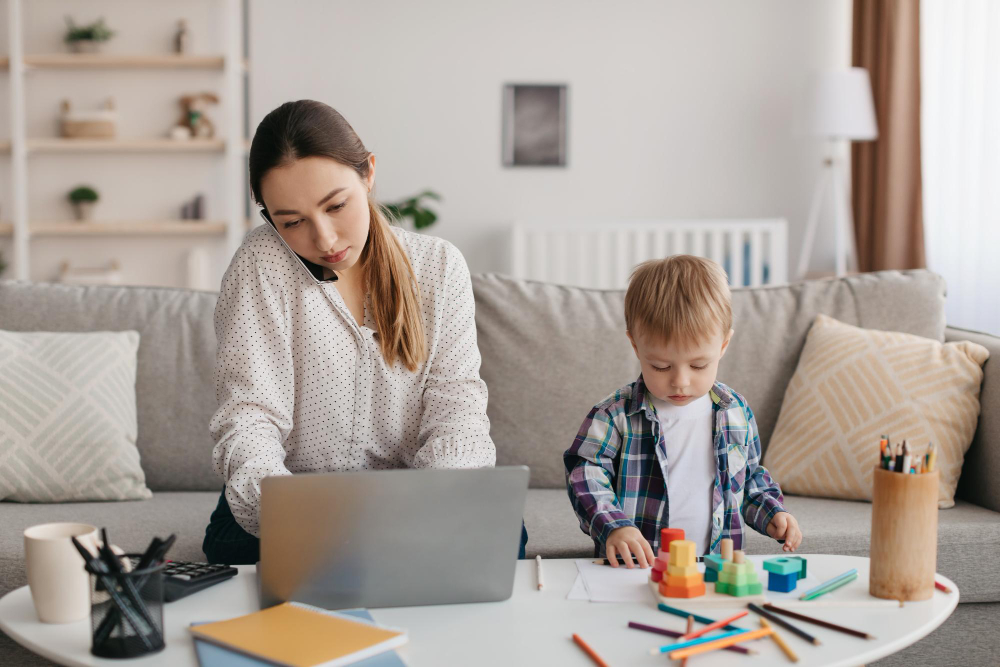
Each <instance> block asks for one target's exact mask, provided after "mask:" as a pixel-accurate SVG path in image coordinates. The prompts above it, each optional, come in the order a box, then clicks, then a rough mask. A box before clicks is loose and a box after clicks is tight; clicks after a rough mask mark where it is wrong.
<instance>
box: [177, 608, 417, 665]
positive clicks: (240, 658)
mask: <svg viewBox="0 0 1000 667" xmlns="http://www.w3.org/2000/svg"><path fill="white" fill-rule="evenodd" d="M340 613H342V614H348V615H350V616H357V617H358V618H363V619H365V620H366V621H374V620H375V619H373V618H372V615H371V614H369V613H368V610H367V609H345V610H343V611H341V612H340ZM207 622H208V621H206V623H207ZM191 625H201V623H192V624H191ZM194 650H195V652H196V653H197V654H198V664H199V665H201V667H274V665H273V664H271V663H270V662H267V661H265V660H260V659H258V658H254V657H251V656H249V655H246V654H245V653H237V652H236V651H230V650H229V649H227V648H223V647H222V646H219V645H218V644H212V643H211V642H206V641H202V640H201V639H195V640H194ZM354 664H355V665H359V667H406V663H405V662H403V661H402V660H401V659H400V658H399V656H398V655H396V652H395V651H386V652H385V653H380V654H378V655H374V656H372V657H370V658H367V659H365V660H359V661H358V662H356V663H354Z"/></svg>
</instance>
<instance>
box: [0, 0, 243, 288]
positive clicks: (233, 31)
mask: <svg viewBox="0 0 1000 667" xmlns="http://www.w3.org/2000/svg"><path fill="white" fill-rule="evenodd" d="M215 1H216V2H219V3H221V10H222V12H221V13H222V18H223V20H222V25H223V30H222V32H223V34H222V35H221V36H220V39H219V42H218V43H219V45H220V46H221V47H222V53H221V54H217V55H176V54H169V53H165V54H127V55H122V54H100V53H98V54H76V53H51V54H26V53H25V44H24V25H23V18H24V15H23V10H24V6H25V4H26V3H25V2H24V0H6V2H7V13H8V16H7V26H8V47H9V50H10V53H9V54H7V55H3V56H0V72H2V71H3V70H6V71H7V76H8V78H9V92H10V100H9V102H10V123H11V130H10V137H11V138H10V140H9V141H6V140H0V155H4V156H5V157H4V159H9V160H10V173H11V190H10V195H11V203H10V206H8V207H6V208H7V211H5V215H7V214H9V215H10V218H9V220H4V221H0V237H12V257H11V258H10V259H11V261H10V265H11V266H10V270H9V272H8V274H7V275H6V276H5V277H13V278H15V279H17V280H29V275H30V268H31V267H30V261H31V260H30V257H31V253H30V243H31V241H32V239H36V238H51V237H82V236H100V237H104V238H113V237H134V236H173V237H177V236H189V237H192V240H193V241H194V243H195V244H196V243H198V239H199V238H204V237H211V238H213V239H215V242H218V241H217V239H219V238H220V237H221V238H223V239H224V241H225V248H226V253H227V255H232V253H234V252H235V251H236V248H237V247H239V244H240V242H241V241H242V238H243V235H244V234H245V232H246V230H247V227H248V225H247V220H246V186H245V180H246V179H245V173H244V172H245V166H244V163H245V156H246V151H247V150H248V144H249V142H248V140H247V138H246V136H245V133H244V109H245V104H246V101H245V95H244V87H243V82H244V75H245V73H246V72H247V70H248V63H247V62H246V59H245V58H244V49H243V25H244V23H243V19H244V11H245V8H244V3H243V0H215ZM47 69H59V70H67V71H70V72H72V75H73V76H79V75H80V74H79V71H80V70H82V71H84V72H86V71H93V70H119V69H131V70H135V69H142V70H146V69H148V70H164V69H170V70H202V71H204V70H209V71H218V72H219V73H220V75H221V79H220V83H219V88H218V90H217V91H216V92H217V94H218V95H219V99H220V108H219V110H218V113H217V114H213V117H214V118H216V119H217V124H216V127H217V135H219V137H220V138H216V139H211V140H204V139H203V140H190V141H174V140H171V139H161V138H149V139H111V140H96V139H64V138H29V137H28V136H26V130H25V106H26V105H25V102H26V98H25V79H26V77H27V76H29V75H30V74H31V72H32V71H33V70H47ZM155 75H156V74H155V71H153V72H151V73H150V76H155ZM53 153H63V154H89V153H93V154H98V153H103V154H121V158H120V159H122V160H128V159H130V158H129V154H136V153H147V154H149V153H152V154H159V153H162V154H175V155H176V154H187V153H190V154H194V155H199V154H206V153H209V154H218V155H220V156H221V157H222V169H223V170H224V177H223V179H222V192H221V200H220V202H219V204H220V206H218V207H217V208H218V210H219V211H221V213H222V219H220V220H212V221H210V220H198V221H189V220H183V221H182V220H140V219H137V220H107V221H86V222H78V221H72V220H48V221H43V220H33V219H32V216H31V210H30V206H29V201H28V183H29V178H31V176H30V169H29V158H30V157H31V155H34V154H53ZM7 155H9V158H7V157H6V156H7Z"/></svg>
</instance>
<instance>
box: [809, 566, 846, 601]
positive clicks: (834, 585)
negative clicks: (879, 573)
mask: <svg viewBox="0 0 1000 667" xmlns="http://www.w3.org/2000/svg"><path fill="white" fill-rule="evenodd" d="M857 578H858V572H857V570H855V571H854V572H850V573H846V574H844V575H841V576H840V577H837V579H836V580H835V581H831V582H829V583H827V584H826V585H825V586H823V588H822V589H820V590H818V591H813V592H812V593H806V594H805V595H803V596H802V597H800V598H799V599H800V600H812V599H815V598H818V597H819V596H820V595H826V594H827V593H830V592H832V591H835V590H837V589H838V588H840V587H841V586H846V585H847V584H849V583H851V582H852V581H854V580H855V579H857Z"/></svg>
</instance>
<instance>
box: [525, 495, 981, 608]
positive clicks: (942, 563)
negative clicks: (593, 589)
mask: <svg viewBox="0 0 1000 667" xmlns="http://www.w3.org/2000/svg"><path fill="white" fill-rule="evenodd" d="M785 506H786V507H787V509H788V511H789V512H791V513H792V514H793V515H794V516H795V518H796V519H797V520H798V522H799V525H800V526H801V527H802V534H803V539H802V546H801V548H800V549H799V551H800V552H801V553H802V554H811V553H822V554H843V555H846V556H865V557H867V556H868V546H869V541H870V538H871V510H872V506H871V503H866V502H857V501H851V500H826V499H822V498H806V497H803V496H785ZM524 522H525V527H526V528H527V529H528V545H527V548H526V553H527V556H528V557H534V556H535V554H541V555H542V557H543V558H590V557H592V556H593V555H594V543H593V542H592V541H591V540H590V538H589V537H587V536H586V535H585V534H584V533H583V531H582V530H580V524H579V521H577V518H576V515H575V514H574V513H573V508H572V507H571V506H570V503H569V498H568V497H567V495H566V492H565V491H561V490H559V491H557V490H555V489H532V490H531V491H529V492H528V500H527V507H526V509H525V512H524ZM746 538H747V542H746V544H747V546H746V551H747V553H751V554H771V553H774V554H777V553H781V545H780V544H778V543H777V542H775V541H774V540H772V539H771V538H769V537H765V536H763V535H761V534H760V533H758V532H756V531H754V530H752V529H749V528H748V529H747V530H746ZM996 549H1000V513H998V512H994V511H993V510H988V509H985V508H983V507H980V506H978V505H973V504H971V503H968V502H965V501H963V500H957V501H956V502H955V506H954V507H952V508H951V509H946V510H939V512H938V554H937V559H938V562H937V571H938V572H940V573H941V574H943V575H945V576H946V577H949V578H950V579H952V580H953V581H954V582H955V584H957V585H958V587H959V589H960V591H961V595H962V602H997V601H1000V571H996V568H989V567H983V561H982V554H984V553H992V552H993V551H994V550H996Z"/></svg>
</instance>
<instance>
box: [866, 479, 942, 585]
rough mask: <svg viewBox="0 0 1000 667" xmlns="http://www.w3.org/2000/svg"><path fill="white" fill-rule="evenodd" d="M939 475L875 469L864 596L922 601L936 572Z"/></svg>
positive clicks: (932, 582)
mask: <svg viewBox="0 0 1000 667" xmlns="http://www.w3.org/2000/svg"><path fill="white" fill-rule="evenodd" d="M938 483H939V480H938V471H937V470H935V471H933V472H929V473H923V474H920V475H910V474H906V473H899V472H889V471H888V470H883V469H882V468H876V469H875V475H874V479H873V482H872V484H873V488H872V539H871V550H870V552H869V557H870V559H871V566H870V574H869V583H868V592H869V593H871V594H872V595H873V596H875V597H877V598H885V599H889V600H900V601H902V600H927V599H929V598H930V597H931V595H933V594H934V573H935V571H936V569H937V524H938V507H937V502H938Z"/></svg>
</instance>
